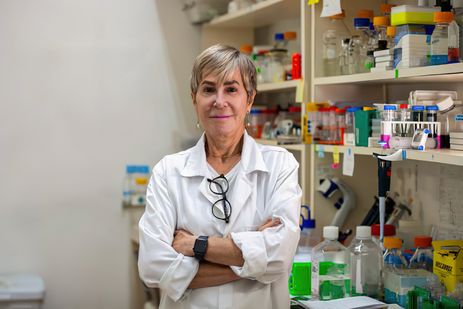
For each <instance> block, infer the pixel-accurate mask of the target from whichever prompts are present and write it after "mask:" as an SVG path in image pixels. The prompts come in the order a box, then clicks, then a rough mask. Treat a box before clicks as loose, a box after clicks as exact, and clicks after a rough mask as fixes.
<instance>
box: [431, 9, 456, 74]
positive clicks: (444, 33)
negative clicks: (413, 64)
mask: <svg viewBox="0 0 463 309" xmlns="http://www.w3.org/2000/svg"><path fill="white" fill-rule="evenodd" d="M452 20H453V13H451V12H435V13H434V22H435V23H436V27H435V28H434V31H433V33H432V35H431V65H439V64H446V63H448V58H449V24H450V23H451V22H452Z"/></svg>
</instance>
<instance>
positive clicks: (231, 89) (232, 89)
mask: <svg viewBox="0 0 463 309" xmlns="http://www.w3.org/2000/svg"><path fill="white" fill-rule="evenodd" d="M237 91H238V89H236V88H235V87H228V88H227V92H237Z"/></svg>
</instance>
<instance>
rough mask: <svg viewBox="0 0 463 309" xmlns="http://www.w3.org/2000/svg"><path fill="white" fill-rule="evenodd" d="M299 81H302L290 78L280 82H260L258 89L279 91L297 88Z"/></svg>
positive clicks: (259, 90)
mask: <svg viewBox="0 0 463 309" xmlns="http://www.w3.org/2000/svg"><path fill="white" fill-rule="evenodd" d="M299 83H300V80H288V81H284V82H278V83H266V84H258V85H257V91H258V92H277V91H281V90H290V89H295V88H297V86H298V85H299Z"/></svg>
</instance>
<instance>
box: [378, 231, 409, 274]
mask: <svg viewBox="0 0 463 309" xmlns="http://www.w3.org/2000/svg"><path fill="white" fill-rule="evenodd" d="M383 245H384V248H385V249H386V252H385V253H384V270H385V271H386V270H388V271H396V270H397V269H404V268H408V263H407V260H406V259H405V257H404V256H403V254H402V251H401V248H402V240H401V239H400V238H397V237H384V243H383Z"/></svg>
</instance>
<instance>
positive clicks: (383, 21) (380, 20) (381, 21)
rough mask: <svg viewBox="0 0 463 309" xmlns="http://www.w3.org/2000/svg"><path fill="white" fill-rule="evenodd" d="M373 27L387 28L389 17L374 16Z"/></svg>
mask: <svg viewBox="0 0 463 309" xmlns="http://www.w3.org/2000/svg"><path fill="white" fill-rule="evenodd" d="M373 25H374V26H375V27H376V26H385V27H387V26H389V25H390V22H389V16H375V17H374V18H373Z"/></svg>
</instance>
